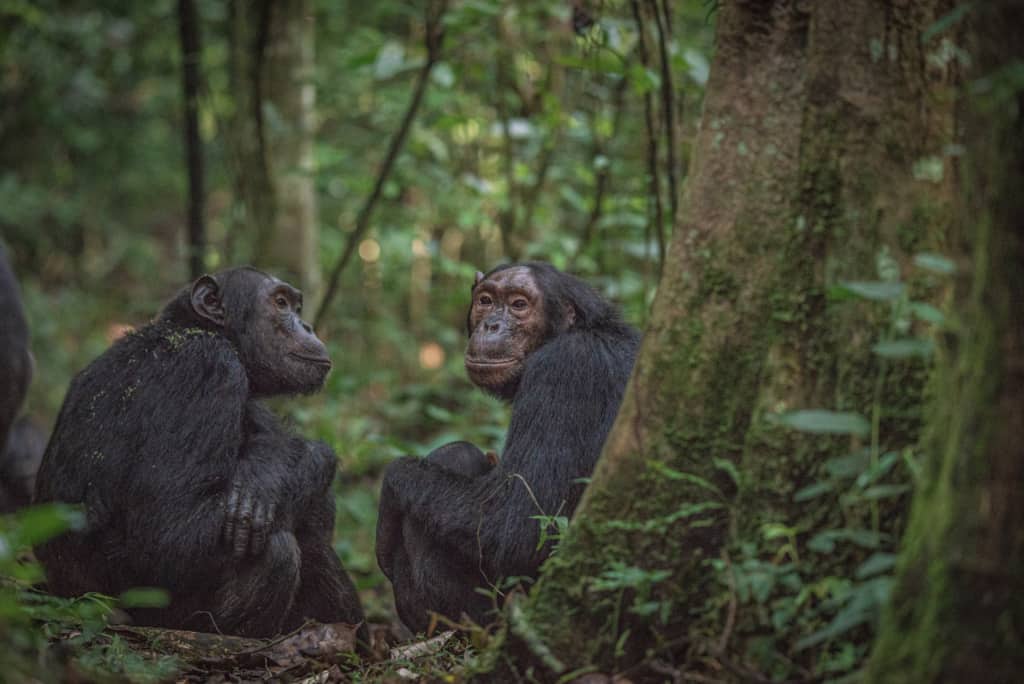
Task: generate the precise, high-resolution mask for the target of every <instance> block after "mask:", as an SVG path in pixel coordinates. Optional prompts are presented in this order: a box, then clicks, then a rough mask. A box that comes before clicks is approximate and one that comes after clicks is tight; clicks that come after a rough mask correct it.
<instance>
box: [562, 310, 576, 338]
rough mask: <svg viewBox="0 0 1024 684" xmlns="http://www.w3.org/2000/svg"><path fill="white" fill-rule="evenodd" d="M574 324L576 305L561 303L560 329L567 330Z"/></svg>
mask: <svg viewBox="0 0 1024 684" xmlns="http://www.w3.org/2000/svg"><path fill="white" fill-rule="evenodd" d="M574 325H576V307H574V306H573V305H572V304H563V305H562V330H563V332H564V331H565V330H568V329H569V328H571V327H573V326H574Z"/></svg>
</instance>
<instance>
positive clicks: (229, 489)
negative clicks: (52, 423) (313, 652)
mask: <svg viewBox="0 0 1024 684" xmlns="http://www.w3.org/2000/svg"><path fill="white" fill-rule="evenodd" d="M301 309H302V294H301V293H300V292H299V291H298V290H296V289H295V288H293V287H292V286H291V285H289V284H287V283H285V282H282V281H280V280H278V279H276V278H273V277H271V276H269V275H266V274H264V273H261V272H260V271H257V270H255V269H252V268H248V267H243V268H236V269H232V270H227V271H222V272H220V273H217V274H215V275H213V276H209V275H205V276H202V277H201V278H199V279H197V280H196V281H195V282H194V283H192V284H191V286H189V287H186V288H185V289H183V290H182V291H181V292H180V293H179V294H178V296H176V297H175V298H174V299H172V300H171V301H170V302H169V303H168V304H167V305H166V307H165V308H164V309H163V311H162V312H161V314H160V315H159V316H158V318H157V319H156V320H155V321H154V322H152V323H150V324H149V325H146V326H144V327H142V328H141V329H139V330H138V331H137V332H134V333H131V334H129V335H127V336H125V337H123V338H121V339H120V340H118V341H117V342H115V343H114V345H113V346H112V347H111V348H110V349H108V350H107V351H106V352H105V353H104V354H103V355H102V356H100V357H99V358H98V359H96V360H95V361H93V362H92V363H91V364H90V365H89V366H87V367H86V368H85V370H83V371H82V372H81V373H79V374H78V376H76V377H75V379H74V381H73V382H72V384H71V388H70V389H69V390H68V394H67V397H66V398H65V399H64V405H63V407H62V408H61V410H60V414H59V415H58V417H57V425H56V427H55V428H54V432H53V436H52V437H51V438H50V442H49V444H48V446H47V449H46V454H45V455H44V457H43V463H42V466H41V467H40V469H39V475H38V478H37V483H36V499H37V501H64V502H70V503H81V504H84V507H85V515H86V525H85V528H84V529H83V530H80V531H74V532H69V533H66V534H64V535H62V536H60V537H58V538H56V539H54V540H52V541H50V542H47V543H46V544H43V545H42V546H40V547H39V548H38V549H37V555H38V557H39V559H40V560H41V561H42V562H43V564H44V566H45V568H46V575H47V580H48V583H49V588H50V589H51V590H52V591H54V592H55V593H57V594H60V595H64V596H73V595H78V594H81V593H83V592H87V591H99V592H103V593H106V594H114V595H116V594H118V593H119V592H122V591H124V590H125V589H128V588H130V587H139V586H155V587H161V588H163V589H165V590H167V591H168V593H169V595H170V598H171V602H170V605H169V606H167V607H165V608H147V609H137V610H135V611H133V612H132V616H133V618H134V619H135V620H136V621H137V622H138V623H140V624H148V625H155V626H163V627H173V628H180V629H199V630H207V631H219V632H223V633H229V634H238V635H242V636H252V637H265V636H270V635H273V634H276V633H279V632H281V631H286V630H289V629H292V628H295V627H297V626H299V625H300V624H301V623H302V621H303V619H305V618H312V619H315V620H318V621H320V622H348V623H353V624H355V623H360V622H362V620H363V612H362V608H361V606H360V604H359V599H358V597H357V595H356V592H355V588H354V586H353V585H352V581H351V580H350V579H349V577H348V575H347V574H346V573H345V571H344V569H343V568H342V567H341V563H340V561H339V560H338V557H337V556H336V555H335V553H334V551H333V550H332V549H331V536H332V532H333V529H334V500H333V497H332V494H331V491H330V484H331V480H332V479H333V476H334V471H335V468H336V460H335V456H334V452H333V451H332V450H331V449H330V447H328V446H327V445H325V444H323V443H320V442H313V441H309V440H306V439H303V438H301V437H298V436H297V435H294V434H292V433H291V432H289V431H288V430H287V429H286V428H285V427H284V426H283V425H282V423H281V421H280V420H279V419H278V418H277V417H276V416H275V415H274V414H273V413H271V412H270V410H268V409H267V408H265V407H264V406H263V405H262V404H261V403H259V402H258V401H257V400H258V399H259V398H263V397H270V396H274V395H282V394H297V393H310V392H315V391H317V390H318V389H320V387H321V386H322V385H323V382H324V378H325V377H326V375H327V372H328V370H329V369H330V367H331V362H330V360H329V358H328V356H327V350H326V348H325V347H324V345H323V343H321V342H320V340H319V339H318V338H317V336H316V335H315V334H314V333H313V330H312V328H311V327H310V326H309V325H307V324H306V323H305V322H303V321H302V319H301V318H300V317H299V315H300V313H301ZM364 634H365V632H364V633H363V635H364ZM361 636H362V635H361Z"/></svg>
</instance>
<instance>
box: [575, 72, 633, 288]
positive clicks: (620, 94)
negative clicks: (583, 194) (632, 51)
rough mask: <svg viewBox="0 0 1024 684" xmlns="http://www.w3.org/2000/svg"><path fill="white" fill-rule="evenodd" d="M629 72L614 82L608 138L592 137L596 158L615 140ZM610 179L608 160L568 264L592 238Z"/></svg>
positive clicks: (610, 166) (596, 185)
mask: <svg viewBox="0 0 1024 684" xmlns="http://www.w3.org/2000/svg"><path fill="white" fill-rule="evenodd" d="M628 73H629V69H628V67H627V68H624V69H623V76H622V78H620V79H619V82H618V83H616V84H615V91H614V95H613V96H612V105H613V107H614V108H615V113H614V115H613V116H612V130H611V131H610V132H609V134H608V138H607V139H605V140H601V139H600V138H598V137H597V136H595V137H594V147H593V150H592V153H591V156H592V157H593V158H594V159H596V158H597V157H598V156H607V154H606V152H607V150H608V146H609V145H610V144H611V143H612V141H613V140H615V137H616V136H617V135H618V132H619V125H620V124H621V122H622V111H623V109H624V104H625V93H626V86H627V85H629V79H628V78H627V77H626V75H625V74H628ZM611 179H612V165H611V162H610V161H609V162H608V163H607V164H606V165H605V166H604V167H603V168H601V169H599V170H598V172H597V178H596V182H595V183H594V205H593V206H592V207H591V208H590V215H589V216H587V222H586V224H584V226H583V232H582V233H581V234H580V241H579V244H577V245H576V252H575V253H574V254H573V255H572V259H570V261H569V264H570V266H575V265H576V261H577V260H578V259H579V258H580V255H581V254H583V252H584V251H585V250H586V248H587V245H589V244H590V241H591V240H592V239H593V238H594V231H595V230H596V229H597V222H598V221H600V220H601V216H602V215H603V214H604V198H605V195H606V194H607V193H608V184H609V183H610V182H611ZM570 270H571V269H570Z"/></svg>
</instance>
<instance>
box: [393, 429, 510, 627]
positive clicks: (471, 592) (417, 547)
mask: <svg viewBox="0 0 1024 684" xmlns="http://www.w3.org/2000/svg"><path fill="white" fill-rule="evenodd" d="M427 460H428V461H430V462H431V463H435V464H437V465H438V466H440V467H442V468H444V469H445V470H448V471H449V472H452V473H457V474H459V475H462V476H464V477H467V478H475V477H480V476H482V475H485V474H487V473H488V472H489V471H490V470H491V468H492V467H493V466H494V463H493V462H492V461H491V460H490V458H489V457H488V456H487V455H486V454H484V452H482V451H480V449H478V448H477V447H476V446H474V445H473V444H470V443H469V442H452V443H450V444H445V445H444V446H442V447H439V448H437V449H435V450H434V451H432V452H431V453H430V454H429V455H428V456H427ZM385 504H386V502H382V506H381V510H382V511H383V512H384V513H382V518H381V520H379V521H378V527H377V532H378V535H377V542H378V545H380V544H381V543H382V540H384V543H385V544H386V545H388V546H389V548H387V549H384V551H385V553H383V554H382V553H378V561H379V562H381V563H382V570H384V573H385V574H386V575H387V576H388V578H389V579H390V580H391V585H392V587H393V589H394V595H395V609H396V610H397V612H398V617H399V618H401V620H402V622H403V623H405V625H406V626H407V627H408V628H409V629H411V630H412V631H414V632H424V631H426V630H427V628H428V627H429V626H430V620H431V616H430V613H431V612H434V613H438V614H440V615H443V616H445V617H447V618H449V619H451V620H453V621H456V622H457V621H459V620H461V619H462V617H463V615H468V616H469V617H470V618H471V619H473V620H474V621H475V622H478V623H483V622H485V621H486V620H485V618H486V616H487V615H488V614H489V613H490V612H491V610H493V607H494V606H493V602H492V601H491V600H490V599H489V598H488V597H487V596H485V595H483V594H481V593H479V592H477V591H475V588H476V587H479V586H487V582H486V580H485V578H484V577H483V576H482V575H481V573H480V571H479V569H478V568H476V567H470V565H469V564H467V563H465V562H463V561H460V560H458V559H456V558H455V557H453V556H452V554H449V553H447V552H446V550H445V549H442V548H435V547H434V546H432V545H431V543H430V542H429V541H428V536H427V535H425V534H424V532H423V529H422V528H421V526H420V525H419V523H418V522H417V521H416V520H413V519H411V518H409V517H405V518H404V519H402V520H401V521H400V522H399V521H398V520H397V518H396V517H394V516H389V515H387V510H388V507H387V506H386V505H385ZM398 525H400V526H401V532H400V534H399V532H398V529H397V526H398ZM378 551H381V547H380V546H378ZM384 565H388V566H389V567H383V566H384Z"/></svg>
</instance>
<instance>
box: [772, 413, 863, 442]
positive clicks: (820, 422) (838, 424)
mask: <svg viewBox="0 0 1024 684" xmlns="http://www.w3.org/2000/svg"><path fill="white" fill-rule="evenodd" d="M776 420H777V421H778V423H779V424H781V425H784V426H786V427H788V428H792V429H793V430H799V431H800V432H812V433H815V434H827V435H861V436H864V435H867V434H868V433H869V432H871V424H870V423H868V421H867V420H866V419H865V418H864V416H862V415H860V414H859V413H853V412H851V411H826V410H823V409H810V410H806V411H790V412H789V413H783V414H782V415H780V416H778V417H777V418H776Z"/></svg>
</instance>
